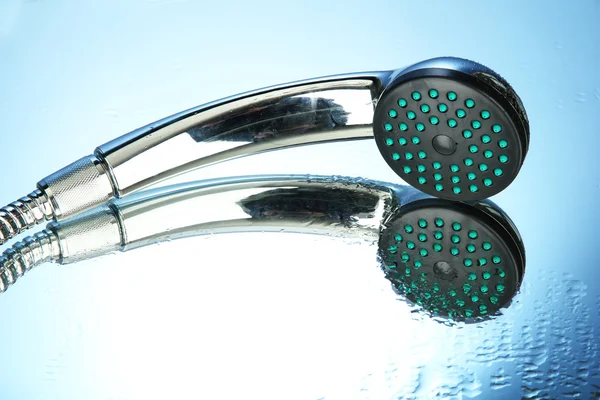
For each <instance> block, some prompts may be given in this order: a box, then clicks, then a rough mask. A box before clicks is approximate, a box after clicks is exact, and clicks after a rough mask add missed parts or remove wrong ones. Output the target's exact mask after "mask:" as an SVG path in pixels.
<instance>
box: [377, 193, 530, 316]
mask: <svg viewBox="0 0 600 400" xmlns="http://www.w3.org/2000/svg"><path fill="white" fill-rule="evenodd" d="M517 238H518V236H517V235H516V233H515V232H508V231H507V230H506V229H505V227H503V226H502V225H501V224H499V223H498V221H496V220H495V219H494V218H492V217H491V216H490V215H487V214H486V213H485V212H482V211H481V210H476V209H475V208H474V207H472V206H469V205H466V204H463V203H452V202H449V201H445V200H440V199H433V200H420V201H417V202H415V203H411V204H409V205H408V206H405V207H403V208H402V209H401V210H400V211H399V213H398V214H397V216H396V217H395V218H393V219H392V220H390V222H389V223H388V224H387V226H386V227H385V229H384V231H383V233H382V235H381V237H380V241H379V254H380V257H381V261H382V263H383V267H384V270H385V274H386V277H387V279H389V280H390V281H391V282H392V285H393V286H394V288H395V289H396V290H397V291H398V292H399V293H400V294H402V295H404V296H405V297H406V298H407V299H408V300H410V301H411V302H413V303H415V304H417V305H419V306H421V307H423V308H424V309H425V310H427V311H428V312H430V313H432V314H433V315H437V316H441V317H449V318H451V319H453V320H456V321H467V322H470V321H477V320H480V319H481V318H485V317H490V316H492V315H494V314H495V313H496V312H497V311H498V310H500V309H501V308H503V307H505V306H507V305H508V304H509V303H510V301H511V299H512V298H513V296H514V295H515V294H516V292H517V290H518V288H519V285H520V283H521V280H522V277H523V273H524V259H523V257H522V254H521V253H520V250H519V246H518V245H517V242H516V240H518V239H517Z"/></svg>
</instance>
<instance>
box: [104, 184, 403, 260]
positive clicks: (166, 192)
mask: <svg viewBox="0 0 600 400" xmlns="http://www.w3.org/2000/svg"><path fill="white" fill-rule="evenodd" d="M402 190H403V188H400V187H396V186H394V185H387V186H386V185H385V184H379V183H376V182H371V181H366V180H358V179H351V178H342V177H311V176H305V175H298V176H284V175H269V176H261V177H256V176H250V177H244V178H232V179H219V180H212V181H207V182H200V183H189V184H183V185H178V186H175V187H171V188H164V189H157V190H155V191H147V192H143V193H140V194H139V195H134V196H131V197H129V198H125V199H118V200H114V201H112V202H111V203H112V204H113V205H114V207H115V208H116V209H117V210H118V211H119V214H120V218H121V220H122V223H123V228H124V231H125V237H126V240H125V242H124V243H125V246H124V247H123V250H129V249H134V248H137V247H141V246H146V245H151V244H154V243H158V242H162V241H165V240H172V239H179V238H183V237H188V236H196V235H203V234H215V233H225V232H234V231H235V232H240V231H243V232H250V231H259V232H263V231H285V232H304V233H313V234H320V235H331V236H344V237H352V238H357V239H367V240H377V238H378V236H379V229H380V225H381V222H382V220H383V218H384V214H385V213H387V212H389V210H390V207H391V206H392V204H395V201H397V199H396V194H395V193H396V191H398V192H399V191H402Z"/></svg>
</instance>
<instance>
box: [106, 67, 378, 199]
mask: <svg viewBox="0 0 600 400" xmlns="http://www.w3.org/2000/svg"><path fill="white" fill-rule="evenodd" d="M389 74H390V72H379V73H378V72H374V73H363V74H348V75H338V76H330V77H325V78H318V79H311V80H306V81H301V82H294V83H290V84H285V85H279V86H273V87H270V88H266V89H260V90H257V91H253V92H249V93H243V94H240V95H237V96H233V97H229V98H225V99H222V100H219V101H216V102H212V103H208V104H205V105H202V106H198V107H195V108H192V109H190V110H187V111H184V112H181V113H178V114H175V115H173V116H171V117H169V118H165V119H163V120H160V121H157V122H155V123H152V124H150V125H147V126H145V127H143V128H140V129H137V130H135V131H133V132H131V133H128V134H126V135H124V136H122V137H120V138H117V139H115V140H113V141H111V142H109V143H106V144H104V145H102V146H99V147H98V148H97V149H96V154H97V155H98V156H99V157H101V158H102V159H103V160H104V161H105V162H106V164H107V165H108V166H109V168H110V169H111V171H112V173H113V176H114V180H115V185H116V188H117V193H118V195H119V196H126V195H128V194H129V193H132V192H134V191H137V190H140V189H142V188H144V187H147V186H150V185H153V184H155V183H157V182H160V181H162V180H164V179H167V178H169V177H172V176H174V175H177V174H180V173H183V172H186V171H189V170H191V169H195V168H199V167H202V166H206V165H210V164H214V163H217V162H221V161H225V160H229V159H233V158H237V157H241V156H246V155H252V154H257V153H261V152H264V151H268V150H274V149H278V148H285V147H291V146H297V145H304V144H310V143H318V142H330V141H335V140H351V139H365V138H369V137H372V135H373V133H372V130H371V128H370V126H371V124H372V121H373V110H374V102H375V101H376V99H377V98H378V96H379V94H380V90H381V88H382V85H383V81H384V80H385V79H386V77H387V76H388V75H389ZM174 154H176V155H177V157H173V155H174Z"/></svg>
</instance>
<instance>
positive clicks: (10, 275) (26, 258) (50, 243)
mask: <svg viewBox="0 0 600 400" xmlns="http://www.w3.org/2000/svg"><path fill="white" fill-rule="evenodd" d="M59 257H60V247H59V245H58V238H57V237H56V235H55V234H54V232H52V231H51V230H49V229H44V230H43V231H41V232H39V233H36V234H35V235H33V236H28V237H26V238H25V239H23V241H21V242H17V243H15V245H14V246H13V247H12V248H10V249H8V250H6V251H5V252H4V253H2V255H1V256H0V293H3V292H5V291H6V289H7V288H8V287H9V286H10V285H12V284H13V283H15V281H16V280H17V279H18V278H20V277H21V276H23V274H24V273H25V272H27V271H29V270H30V269H32V268H33V267H35V266H37V265H39V264H42V263H45V262H48V261H52V260H57V259H58V258H59Z"/></svg>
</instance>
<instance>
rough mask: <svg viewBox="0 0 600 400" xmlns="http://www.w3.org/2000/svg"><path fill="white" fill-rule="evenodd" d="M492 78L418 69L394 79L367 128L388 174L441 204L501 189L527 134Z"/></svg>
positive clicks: (515, 168) (513, 172)
mask: <svg viewBox="0 0 600 400" xmlns="http://www.w3.org/2000/svg"><path fill="white" fill-rule="evenodd" d="M472 64H474V65H478V64H475V63H472ZM482 68H485V67H483V66H482ZM488 71H489V70H488ZM492 77H493V75H490V74H489V73H487V74H481V75H480V76H479V78H476V77H474V75H468V74H465V73H462V72H458V71H452V70H448V69H437V68H425V69H418V70H415V71H412V72H411V73H409V74H407V76H404V77H403V76H400V77H399V78H397V79H396V80H395V83H394V84H393V85H391V86H390V87H389V88H388V89H386V90H385V91H384V93H383V95H382V97H381V98H380V99H379V102H378V103H377V107H376V110H375V116H374V122H373V131H374V134H375V140H376V142H377V145H378V147H379V150H380V151H381V153H382V155H383V156H384V158H385V160H386V161H387V163H388V164H389V165H390V167H391V168H392V169H393V170H394V171H395V172H396V173H397V174H398V175H399V176H400V177H402V178H403V179H404V180H405V181H406V182H407V183H409V184H410V185H412V186H414V187H416V188H417V189H419V190H421V191H423V192H425V193H428V194H431V195H433V196H436V197H440V198H445V199H452V200H479V199H484V198H488V197H490V196H493V195H495V194H497V193H499V192H500V191H502V190H504V189H505V188H506V187H507V186H508V185H509V184H510V183H511V182H512V181H513V180H514V179H515V177H516V176H517V174H518V172H519V169H520V168H521V165H522V163H523V159H524V158H525V154H526V152H527V146H528V127H527V125H526V124H527V122H526V121H527V119H526V116H525V112H524V110H523V109H522V107H521V106H520V101H519V100H518V97H517V96H516V94H515V93H514V92H513V91H512V89H511V88H510V86H508V84H506V85H504V84H503V83H501V81H500V80H494V79H493V78H492ZM498 79H501V78H498ZM398 81H399V82H398ZM492 82H493V83H494V84H496V85H497V86H494V84H492ZM498 87H501V88H502V90H505V91H506V92H505V93H504V94H501V93H500V92H499V91H498V90H497V88H498ZM511 100H512V101H511Z"/></svg>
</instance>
